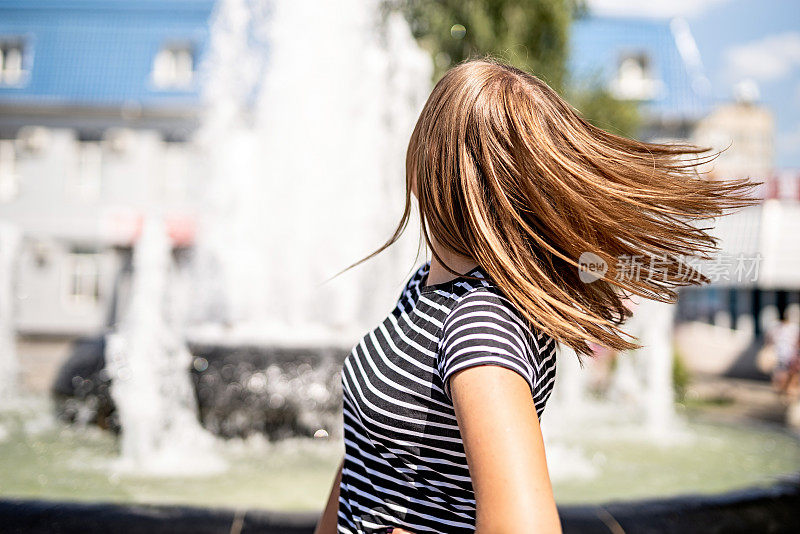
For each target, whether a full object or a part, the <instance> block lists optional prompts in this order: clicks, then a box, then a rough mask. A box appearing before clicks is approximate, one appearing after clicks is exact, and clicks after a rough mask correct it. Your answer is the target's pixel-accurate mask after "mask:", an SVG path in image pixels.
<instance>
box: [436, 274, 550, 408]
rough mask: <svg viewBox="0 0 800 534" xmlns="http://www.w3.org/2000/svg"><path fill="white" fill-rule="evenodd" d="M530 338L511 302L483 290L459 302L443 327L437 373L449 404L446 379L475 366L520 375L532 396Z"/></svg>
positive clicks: (533, 373)
mask: <svg viewBox="0 0 800 534" xmlns="http://www.w3.org/2000/svg"><path fill="white" fill-rule="evenodd" d="M533 347H534V345H532V335H531V331H530V329H529V328H528V327H527V325H526V323H525V321H524V320H523V319H522V318H521V317H520V316H519V314H518V313H517V312H516V311H515V310H514V308H513V306H512V304H511V302H510V301H508V300H507V299H506V298H504V297H502V296H501V295H498V294H495V293H494V292H492V291H489V290H487V289H485V288H483V289H478V290H474V291H472V292H470V293H467V295H465V296H464V297H463V298H461V299H460V300H459V301H458V302H457V303H456V305H455V307H454V308H453V309H452V310H451V311H450V313H449V314H448V316H447V319H446V320H445V322H444V325H443V326H442V337H441V340H440V344H439V353H438V370H439V375H440V377H441V379H442V383H443V384H444V392H445V395H447V398H448V399H450V400H451V401H452V397H451V393H450V382H449V378H450V377H451V376H452V375H453V373H455V372H457V371H460V370H462V369H467V368H469V367H474V366H477V365H498V366H500V367H505V368H506V369H510V370H512V371H515V372H516V373H518V374H519V375H521V376H522V377H523V378H524V379H525V380H526V382H527V383H528V385H529V386H530V388H531V393H532V394H533V392H534V388H535V384H536V367H535V365H534V364H533V363H532V354H533V353H534V352H533Z"/></svg>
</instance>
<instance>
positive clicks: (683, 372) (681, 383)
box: [672, 350, 691, 402]
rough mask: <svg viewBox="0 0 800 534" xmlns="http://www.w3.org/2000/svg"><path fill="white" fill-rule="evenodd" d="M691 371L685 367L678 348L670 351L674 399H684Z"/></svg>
mask: <svg viewBox="0 0 800 534" xmlns="http://www.w3.org/2000/svg"><path fill="white" fill-rule="evenodd" d="M690 381H691V373H690V372H689V368H688V367H686V362H684V361H683V357H682V356H681V353H680V352H678V350H674V351H673V353H672V387H673V388H674V389H675V400H676V401H678V402H684V401H685V400H686V390H687V389H688V388H689V382H690Z"/></svg>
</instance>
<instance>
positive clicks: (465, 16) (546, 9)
mask: <svg viewBox="0 0 800 534" xmlns="http://www.w3.org/2000/svg"><path fill="white" fill-rule="evenodd" d="M399 4H400V7H401V8H402V9H403V10H404V12H405V13H406V17H407V18H408V20H409V22H410V24H411V30H412V32H413V33H414V36H415V37H416V38H417V41H418V42H419V43H420V45H421V46H422V47H423V48H425V49H427V50H428V51H429V52H430V53H431V54H432V56H433V58H434V61H435V66H436V71H435V73H434V78H435V79H437V80H438V79H439V77H441V75H442V74H443V73H444V71H446V70H447V69H448V68H450V67H451V66H452V65H455V64H457V63H459V62H461V61H463V60H464V59H467V58H472V57H480V56H485V55H487V54H489V55H492V56H495V57H497V58H500V59H501V60H503V61H505V62H507V63H509V64H510V65H513V66H515V67H518V68H521V69H523V70H525V71H527V72H530V73H533V74H535V75H536V76H538V77H539V78H541V79H542V80H544V81H545V82H547V83H548V84H549V85H550V86H551V87H553V88H554V89H556V90H557V91H560V90H562V89H563V88H564V82H565V80H566V60H567V53H568V47H569V26H570V22H571V21H572V18H573V16H574V15H575V14H576V13H580V12H583V10H584V2H583V0H403V1H400V2H399Z"/></svg>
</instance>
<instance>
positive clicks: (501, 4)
mask: <svg viewBox="0 0 800 534" xmlns="http://www.w3.org/2000/svg"><path fill="white" fill-rule="evenodd" d="M390 3H392V4H393V5H395V6H397V5H399V7H400V8H401V10H402V11H403V12H404V13H405V15H406V18H407V19H408V21H409V24H410V26H411V31H412V32H413V34H414V36H415V38H416V39H417V42H419V43H420V46H422V47H423V48H424V49H426V50H428V51H429V52H430V53H431V56H432V57H433V60H434V65H435V71H434V80H438V79H439V78H440V77H441V76H442V74H443V73H444V72H445V71H446V70H447V69H449V68H450V67H451V66H453V65H455V64H457V63H459V62H461V61H463V60H465V59H467V58H471V57H480V56H485V55H487V54H488V55H492V56H494V57H497V58H500V59H501V60H503V61H505V62H507V63H509V64H510V65H513V66H515V67H518V68H520V69H522V70H525V71H526V72H530V73H532V74H534V75H536V76H537V77H538V78H540V79H542V80H544V81H545V82H546V83H547V84H548V85H550V86H551V87H552V88H553V89H555V90H556V91H558V92H559V93H560V94H561V95H562V96H564V97H565V98H567V100H569V101H570V103H571V104H572V105H573V106H575V107H576V108H577V109H578V110H579V111H581V113H582V114H583V115H584V116H585V117H586V118H587V119H588V120H590V121H591V122H592V123H593V124H595V125H597V126H599V127H601V128H605V129H607V130H609V131H611V132H614V133H618V134H621V135H626V136H632V135H634V134H635V133H636V130H637V128H638V113H637V109H636V105H635V104H634V103H631V102H624V101H619V100H617V99H615V98H613V97H612V95H611V94H610V93H609V92H608V91H607V90H606V89H605V88H604V87H603V86H602V85H600V84H598V83H594V82H593V83H586V81H577V80H571V79H570V76H569V73H568V71H567V60H568V56H569V30H570V26H571V23H572V21H573V20H574V19H575V18H577V17H581V16H584V15H585V14H586V3H585V0H395V1H394V2H390Z"/></svg>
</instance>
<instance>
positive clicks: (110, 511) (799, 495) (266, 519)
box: [0, 473, 800, 534]
mask: <svg viewBox="0 0 800 534" xmlns="http://www.w3.org/2000/svg"><path fill="white" fill-rule="evenodd" d="M799 509H800V473H798V474H795V475H792V476H789V477H784V478H782V479H781V480H779V481H777V482H776V483H774V484H772V485H771V486H768V487H754V488H747V489H744V490H738V491H732V492H727V493H722V494H718V495H682V496H678V497H672V498H667V499H649V500H639V501H628V502H621V501H617V502H609V503H605V504H602V505H592V506H580V505H561V506H559V514H560V516H561V521H562V527H563V531H564V532H565V533H571V532H575V533H581V534H594V533H597V534H601V533H603V534H605V533H609V532H638V533H650V532H652V533H660V534H664V533H673V532H674V533H680V534H691V533H695V532H696V533H704V534H706V533H709V532H725V533H731V534H734V533H743V534H744V533H747V534H749V533H752V532H771V533H775V534H781V533H784V532H785V533H793V532H798V531H800V514H798V512H797V511H798V510H799ZM317 517H318V514H317V513H314V512H295V513H291V512H270V511H264V510H248V511H244V510H231V509H222V508H195V507H186V506H141V505H121V504H106V503H91V504H85V503H75V502H63V501H61V502H53V501H43V500H25V499H5V500H0V524H2V525H3V526H4V529H7V531H11V532H27V533H30V534H38V533H42V534H44V533H48V534H49V533H53V532H59V533H71V532H75V533H78V532H80V533H83V534H92V533H95V532H97V533H105V532H118V533H120V534H139V533H142V534H158V533H161V532H164V533H170V534H181V533H191V534H204V533H209V534H211V533H221V532H239V533H247V532H259V533H261V534H269V533H273V532H274V533H280V534H306V533H307V534H311V533H312V532H313V531H314V525H315V523H316V520H317Z"/></svg>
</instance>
